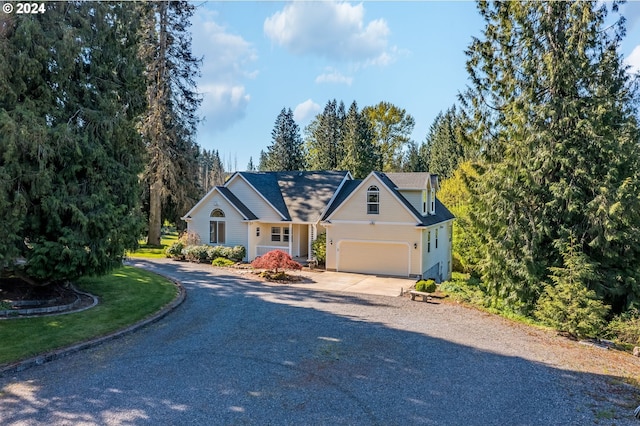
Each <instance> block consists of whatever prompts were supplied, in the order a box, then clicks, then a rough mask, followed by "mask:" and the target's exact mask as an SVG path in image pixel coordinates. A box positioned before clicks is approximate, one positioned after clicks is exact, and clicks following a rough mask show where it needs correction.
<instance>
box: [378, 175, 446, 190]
mask: <svg viewBox="0 0 640 426" xmlns="http://www.w3.org/2000/svg"><path fill="white" fill-rule="evenodd" d="M385 174H386V175H387V177H388V178H389V179H391V181H392V182H393V183H395V185H396V187H397V188H398V189H424V188H426V186H427V181H428V180H431V185H432V186H436V189H437V185H438V184H437V182H438V175H436V174H433V173H429V172H415V173H395V172H393V173H391V172H390V173H385Z"/></svg>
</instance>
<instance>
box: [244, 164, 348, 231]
mask: <svg viewBox="0 0 640 426" xmlns="http://www.w3.org/2000/svg"><path fill="white" fill-rule="evenodd" d="M239 173H240V174H241V175H242V176H243V177H244V178H245V179H246V180H247V181H248V182H249V183H250V184H251V185H252V186H253V187H254V188H255V189H256V190H257V191H258V192H260V193H261V194H262V195H263V196H264V197H265V198H266V199H267V200H268V201H269V202H270V203H271V204H272V205H273V206H274V207H275V208H276V209H277V210H278V211H279V212H280V213H281V214H282V215H283V216H284V220H294V221H297V222H315V221H317V220H318V219H319V218H320V215H321V214H322V212H323V211H324V209H325V208H326V206H327V204H328V203H329V201H330V200H331V198H332V197H333V195H334V194H335V192H336V190H337V189H338V187H339V186H340V183H341V182H342V180H343V179H344V178H345V176H346V175H347V173H348V172H346V171H312V172H308V171H303V172H299V171H293V172H239Z"/></svg>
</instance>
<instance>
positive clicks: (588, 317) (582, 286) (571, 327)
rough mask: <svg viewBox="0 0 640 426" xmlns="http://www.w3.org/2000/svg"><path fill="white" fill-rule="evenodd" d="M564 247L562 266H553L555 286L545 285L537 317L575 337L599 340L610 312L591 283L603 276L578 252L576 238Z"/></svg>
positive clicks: (536, 312) (551, 276) (537, 309)
mask: <svg viewBox="0 0 640 426" xmlns="http://www.w3.org/2000/svg"><path fill="white" fill-rule="evenodd" d="M570 240H571V241H570V243H569V245H568V247H566V248H564V247H563V248H561V251H562V254H563V263H564V264H563V266H562V267H551V268H549V269H550V271H551V275H550V278H551V281H552V283H553V285H546V286H545V289H544V292H543V293H542V296H541V297H540V299H539V300H538V304H537V307H536V311H535V316H536V317H537V318H538V319H540V320H541V321H543V322H545V323H547V324H548V325H550V326H552V327H554V328H556V329H558V330H561V331H565V332H568V333H570V334H571V335H573V336H575V337H597V336H598V335H599V334H600V333H601V332H602V329H603V328H604V325H605V316H606V314H607V311H608V310H609V307H608V306H605V305H604V304H603V303H602V301H600V300H598V299H597V297H596V292H595V291H593V290H590V289H589V288H590V287H592V286H591V285H589V283H590V282H594V281H598V280H599V279H600V277H599V276H598V275H599V274H598V272H597V265H594V264H593V263H591V262H590V261H589V259H588V258H587V256H585V254H584V253H580V252H576V251H575V247H574V246H573V244H574V242H575V238H573V237H572V238H571V239H570Z"/></svg>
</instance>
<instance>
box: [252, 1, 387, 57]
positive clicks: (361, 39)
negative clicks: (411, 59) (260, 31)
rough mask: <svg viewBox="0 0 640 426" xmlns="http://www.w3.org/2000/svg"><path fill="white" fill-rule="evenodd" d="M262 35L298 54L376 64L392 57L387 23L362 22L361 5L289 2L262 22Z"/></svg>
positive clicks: (379, 20)
mask: <svg viewBox="0 0 640 426" xmlns="http://www.w3.org/2000/svg"><path fill="white" fill-rule="evenodd" d="M264 32H265V34H266V35H267V37H269V38H270V39H271V40H272V41H274V42H275V43H277V44H279V45H280V46H283V47H285V48H287V49H288V50H289V51H290V52H292V53H294V54H299V55H302V54H315V55H319V56H323V57H326V58H329V59H333V60H339V61H349V62H363V63H365V62H366V63H370V64H379V65H380V64H385V63H386V62H388V58H389V57H391V56H392V54H393V49H391V50H390V49H389V48H388V37H389V34H390V31H389V27H388V26H387V22H386V21H385V20H384V19H376V20H373V21H370V22H368V23H366V22H365V21H364V7H363V5H362V3H360V4H358V5H351V4H349V3H346V2H341V1H336V0H331V1H318V2H306V1H304V2H294V3H290V4H288V5H287V6H285V7H284V9H282V10H281V11H280V12H276V13H275V14H273V15H272V16H270V17H268V18H267V19H266V20H265V22H264ZM379 58H387V59H385V60H382V61H380V60H379Z"/></svg>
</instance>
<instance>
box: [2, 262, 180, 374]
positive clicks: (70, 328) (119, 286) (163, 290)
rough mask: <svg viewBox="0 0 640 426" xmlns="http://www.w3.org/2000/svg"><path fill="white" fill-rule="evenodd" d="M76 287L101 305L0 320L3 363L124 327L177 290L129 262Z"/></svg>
mask: <svg viewBox="0 0 640 426" xmlns="http://www.w3.org/2000/svg"><path fill="white" fill-rule="evenodd" d="M77 286H78V288H80V289H82V290H84V291H87V292H89V293H91V294H94V295H96V296H98V297H99V298H100V303H99V304H98V305H97V306H95V307H93V308H91V309H89V310H86V311H83V312H79V313H75V314H67V315H59V316H49V317H39V318H20V319H8V320H1V321H0V342H2V344H1V345H0V364H5V363H10V362H15V361H19V360H22V359H26V358H29V357H32V356H36V355H38V354H41V353H44V352H48V351H51V350H54V349H58V348H61V347H65V346H68V345H71V344H74V343H79V342H82V341H85V340H89V339H92V338H95V337H99V336H103V335H106V334H108V333H111V332H113V331H116V330H118V329H122V328H125V327H127V326H129V325H131V324H134V323H136V322H138V321H140V320H142V319H144V318H146V317H148V316H149V315H151V314H153V313H155V312H157V311H158V310H160V308H162V307H163V306H165V305H166V304H167V303H169V302H170V301H172V300H173V299H174V298H175V296H176V294H177V289H176V286H175V285H174V284H173V283H172V282H171V281H169V280H167V279H166V278H163V277H161V276H159V275H157V274H154V273H152V272H148V271H144V270H142V269H138V268H133V267H126V266H125V267H122V268H119V269H117V270H115V271H114V272H112V273H111V274H109V275H105V276H102V277H90V278H83V279H81V280H80V281H79V282H78V283H77Z"/></svg>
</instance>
